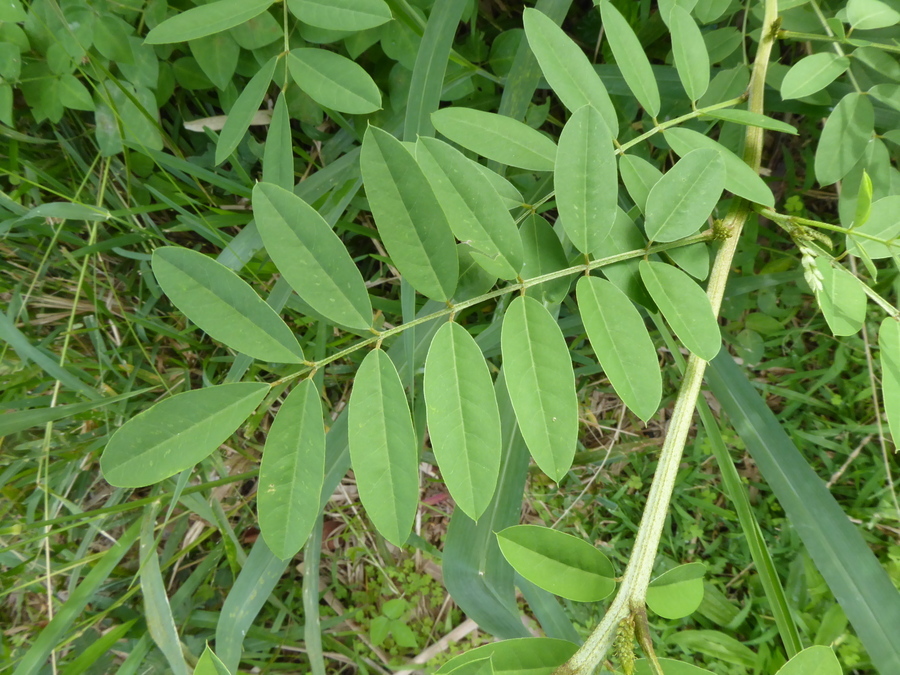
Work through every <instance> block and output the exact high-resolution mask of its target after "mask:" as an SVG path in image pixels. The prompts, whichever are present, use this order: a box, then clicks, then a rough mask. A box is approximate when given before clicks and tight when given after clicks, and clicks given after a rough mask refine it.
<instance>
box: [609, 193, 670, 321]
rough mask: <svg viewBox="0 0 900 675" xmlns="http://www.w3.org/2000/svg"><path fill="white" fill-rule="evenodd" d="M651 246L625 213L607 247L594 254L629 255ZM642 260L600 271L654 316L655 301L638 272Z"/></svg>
mask: <svg viewBox="0 0 900 675" xmlns="http://www.w3.org/2000/svg"><path fill="white" fill-rule="evenodd" d="M646 246H647V240H646V239H645V238H644V235H643V234H642V233H641V231H640V230H639V229H638V226H637V225H635V224H634V222H633V221H632V220H631V218H629V217H628V214H626V213H625V212H624V211H623V210H622V209H619V210H618V212H617V214H616V222H615V223H613V228H612V230H611V231H610V233H609V237H608V238H607V240H606V241H605V242H603V246H601V247H600V248H599V249H598V250H596V251H593V256H594V257H595V258H603V257H606V256H610V255H616V254H618V253H626V252H628V251H638V250H640V249H642V248H645V247H646ZM639 262H640V260H638V259H637V258H632V259H631V260H623V261H622V262H618V263H615V264H614V265H606V266H604V267H602V268H601V269H600V271H601V272H602V273H603V276H605V277H606V278H607V279H609V280H610V281H611V282H613V283H614V284H615V285H616V287H617V288H618V289H619V290H620V291H622V292H623V293H624V294H625V295H627V296H628V297H629V298H630V299H631V301H632V302H636V303H638V304H639V305H642V306H644V307H646V308H647V309H648V310H650V311H651V312H654V313H655V312H657V311H658V310H657V308H656V304H655V303H654V302H653V298H651V297H650V294H649V293H647V289H646V287H645V286H644V282H643V281H642V280H641V274H640V272H639V271H638V263H639Z"/></svg>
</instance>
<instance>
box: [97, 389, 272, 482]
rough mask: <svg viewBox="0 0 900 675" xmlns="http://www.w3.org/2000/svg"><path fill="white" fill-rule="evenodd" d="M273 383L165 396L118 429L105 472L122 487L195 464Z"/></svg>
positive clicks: (104, 460) (106, 456) (105, 458)
mask: <svg viewBox="0 0 900 675" xmlns="http://www.w3.org/2000/svg"><path fill="white" fill-rule="evenodd" d="M268 391H269V385H267V384H263V383H260V382H238V383H235V384H220V385H218V386H215V387H207V388H206V389H195V390H193V391H186V392H183V393H181V394H176V395H175V396H172V397H171V398H167V399H165V400H163V401H160V402H159V403H157V404H156V405H154V406H153V407H151V408H149V409H148V410H145V411H144V412H142V413H140V414H139V415H137V416H136V417H132V418H131V419H130V420H128V421H127V422H126V423H125V424H124V425H122V426H121V427H120V428H119V429H118V430H116V432H115V433H114V434H113V436H112V438H111V439H110V440H109V443H108V444H107V446H106V449H105V450H104V451H103V455H102V456H101V457H100V468H101V469H102V470H103V477H104V478H105V479H106V480H107V482H109V483H110V484H111V485H115V486H116V487H144V486H145V485H153V484H154V483H158V482H159V481H161V480H164V479H166V478H168V477H169V476H174V475H175V474H176V473H179V472H181V471H184V470H185V469H189V468H190V467H192V466H194V464H196V463H197V462H199V461H201V460H202V459H204V458H206V457H207V456H208V455H209V454H210V453H212V452H213V451H214V450H215V449H216V448H218V447H219V446H220V445H221V444H222V443H224V442H225V441H226V440H227V439H228V438H229V437H230V436H231V434H233V433H234V432H235V430H236V429H237V428H238V427H239V426H240V424H241V423H242V422H243V421H244V420H245V419H247V417H248V416H249V415H250V413H252V412H253V411H254V410H255V409H256V406H258V405H259V404H260V402H261V401H262V400H263V397H264V396H265V395H266V393H267V392H268Z"/></svg>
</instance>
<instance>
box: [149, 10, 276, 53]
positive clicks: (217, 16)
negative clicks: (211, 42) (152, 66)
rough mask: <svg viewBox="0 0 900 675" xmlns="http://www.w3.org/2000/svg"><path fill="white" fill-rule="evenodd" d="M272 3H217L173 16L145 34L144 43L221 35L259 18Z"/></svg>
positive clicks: (180, 40) (166, 42) (181, 40)
mask: <svg viewBox="0 0 900 675" xmlns="http://www.w3.org/2000/svg"><path fill="white" fill-rule="evenodd" d="M273 1H274V0H218V2H211V3H209V4H208V5H201V6H199V7H194V8H192V9H189V10H187V11H186V12H181V13H180V14H176V15H175V16H173V17H172V18H170V19H166V20H165V21H163V22H162V23H161V24H159V25H158V26H157V27H156V28H154V29H153V30H151V31H150V32H149V33H147V38H146V39H145V40H144V42H145V43H146V44H150V45H162V44H168V43H171V42H185V41H187V40H196V39H197V38H202V37H206V36H207V35H214V34H215V33H221V32H222V31H226V30H228V29H229V28H234V27H235V26H240V25H241V24H242V23H244V22H245V21H249V20H250V19H252V18H253V17H255V16H259V15H260V14H262V13H263V12H265V11H266V10H267V9H268V8H269V7H271V6H272V3H273Z"/></svg>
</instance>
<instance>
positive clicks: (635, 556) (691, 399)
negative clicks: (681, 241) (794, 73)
mask: <svg viewBox="0 0 900 675" xmlns="http://www.w3.org/2000/svg"><path fill="white" fill-rule="evenodd" d="M764 2H765V19H764V21H763V30H762V36H763V37H762V40H761V42H760V45H759V49H758V50H757V53H756V59H755V62H754V67H753V76H752V78H751V80H750V89H749V98H748V108H749V110H750V111H751V112H755V113H760V114H762V112H763V91H764V88H765V76H766V68H767V66H768V62H769V56H770V54H771V51H772V44H773V42H774V39H775V36H776V33H777V30H778V25H779V19H778V3H777V0H764ZM762 146H763V129H761V128H760V127H747V137H746V145H745V151H744V161H745V162H747V164H748V165H750V166H751V167H752V168H753V169H754V170H755V171H759V167H760V164H761V161H762ZM750 212H751V208H750V204H749V203H748V202H747V201H745V200H743V199H740V200H736V202H735V204H734V206H732V208H731V210H730V211H729V213H728V214H727V215H726V216H725V218H724V220H723V222H722V228H723V229H724V230H725V231H726V232H727V233H728V238H727V239H726V240H725V241H724V242H723V243H722V246H721V247H720V248H719V251H718V252H717V254H716V259H715V262H714V264H713V268H712V271H711V273H710V277H709V284H708V285H707V291H706V292H707V295H708V296H709V300H710V303H711V304H712V307H713V311H714V313H716V314H718V312H719V309H720V307H721V305H722V297H723V295H724V293H725V283H726V281H727V279H728V274H729V272H730V270H731V263H732V261H733V260H734V254H735V251H736V249H737V243H738V238H739V236H740V233H741V229H742V228H743V226H744V223H745V222H746V220H747V216H748V215H749V214H750ZM705 370H706V361H704V360H703V359H700V358H698V357H697V356H695V355H693V354H692V355H691V357H690V358H689V359H688V363H687V368H686V369H685V373H684V380H683V382H682V384H681V388H680V389H679V392H678V397H677V399H676V401H675V409H674V410H673V412H672V421H671V423H670V424H669V429H668V431H667V433H666V440H665V442H664V443H663V447H662V450H661V451H660V457H659V464H658V465H657V467H656V473H655V475H654V477H653V484H652V485H651V486H650V492H649V494H648V495H647V505H646V506H645V508H644V515H643V516H642V518H641V525H640V528H639V530H638V533H637V537H636V538H635V542H634V549H633V551H632V554H631V558H630V559H629V561H628V566H627V567H626V569H625V574H624V576H623V578H622V583H621V585H620V586H619V589H618V592H617V594H616V597H615V598H614V599H613V601H612V604H611V605H610V607H609V609H608V610H607V612H606V615H605V616H604V617H603V620H602V621H601V622H600V625H599V626H597V628H596V629H595V630H594V632H593V633H592V634H591V636H590V637H589V638H588V639H587V641H586V642H585V643H584V645H583V646H582V647H581V649H579V650H578V651H577V652H576V653H575V655H574V656H573V657H572V658H571V659H570V660H569V661H568V662H566V663H565V664H563V665H562V666H560V667H559V668H558V669H557V670H556V675H590V674H591V673H592V672H594V669H595V668H596V667H597V666H599V665H600V664H601V663H602V661H603V659H605V658H606V655H607V653H608V652H609V649H610V647H612V645H613V642H614V640H615V637H616V631H617V629H618V627H619V624H621V623H622V622H623V621H626V620H630V619H631V618H632V617H635V616H639V615H640V614H641V613H642V612H643V611H644V608H645V606H646V602H645V599H646V596H647V587H648V585H649V584H650V575H651V574H652V572H653V563H654V562H655V560H656V552H657V549H658V548H659V541H660V537H661V535H662V529H663V525H664V524H665V521H666V515H667V514H668V510H669V502H670V501H671V498H672V491H673V489H674V487H675V478H676V476H677V474H678V466H679V464H680V463H681V456H682V453H683V451H684V445H685V442H686V441H687V436H688V432H689V431H690V428H691V425H692V421H693V416H694V409H695V407H696V405H697V397H698V396H699V395H700V386H701V384H702V382H703V374H704V372H705Z"/></svg>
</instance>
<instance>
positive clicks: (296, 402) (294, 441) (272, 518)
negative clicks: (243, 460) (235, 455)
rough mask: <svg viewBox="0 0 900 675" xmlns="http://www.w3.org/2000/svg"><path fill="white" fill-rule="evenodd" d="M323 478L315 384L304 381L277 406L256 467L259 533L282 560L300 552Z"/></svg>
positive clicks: (322, 440) (316, 510) (322, 439)
mask: <svg viewBox="0 0 900 675" xmlns="http://www.w3.org/2000/svg"><path fill="white" fill-rule="evenodd" d="M324 480H325V425H324V423H323V421H322V402H321V399H320V398H319V392H318V390H317V388H316V385H315V383H314V382H313V381H312V380H310V379H306V380H304V381H303V382H301V383H300V384H298V385H297V386H296V387H295V388H294V390H293V391H292V392H291V393H290V395H289V396H288V397H287V398H286V399H285V401H284V403H282V404H281V408H279V409H278V414H277V415H276V416H275V421H274V422H273V423H272V428H271V429H269V434H268V436H267V437H266V447H265V450H264V451H263V457H262V463H261V464H260V466H259V490H258V492H257V498H256V499H257V508H258V510H259V529H260V530H261V531H262V536H263V538H264V539H265V540H266V544H267V545H268V547H269V549H270V550H271V551H272V553H274V554H275V555H276V556H278V557H279V558H281V559H282V560H288V559H290V558H293V557H294V555H295V554H296V553H297V551H299V550H300V549H301V548H302V547H303V544H304V542H305V541H306V539H307V537H309V533H310V531H311V530H312V528H313V525H314V524H315V522H316V517H317V516H318V515H319V494H320V493H321V491H322V483H323V481H324Z"/></svg>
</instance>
